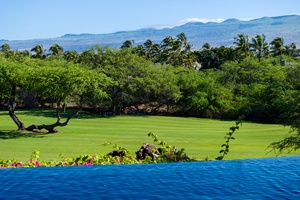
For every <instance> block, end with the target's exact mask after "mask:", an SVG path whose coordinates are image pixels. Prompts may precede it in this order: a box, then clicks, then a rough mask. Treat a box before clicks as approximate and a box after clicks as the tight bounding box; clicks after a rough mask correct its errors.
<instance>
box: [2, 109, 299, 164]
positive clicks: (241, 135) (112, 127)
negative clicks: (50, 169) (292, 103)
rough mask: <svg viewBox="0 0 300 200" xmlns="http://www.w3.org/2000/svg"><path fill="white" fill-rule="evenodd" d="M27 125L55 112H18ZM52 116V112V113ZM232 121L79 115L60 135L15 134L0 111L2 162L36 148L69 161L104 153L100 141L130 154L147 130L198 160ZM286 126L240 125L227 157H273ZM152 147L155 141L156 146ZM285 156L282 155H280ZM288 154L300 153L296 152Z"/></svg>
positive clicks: (46, 156)
mask: <svg viewBox="0 0 300 200" xmlns="http://www.w3.org/2000/svg"><path fill="white" fill-rule="evenodd" d="M16 113H17V114H18V117H19V118H20V119H21V120H23V122H24V123H25V125H27V126H29V125H31V124H32V123H35V124H43V123H44V124H51V123H54V122H55V118H53V114H54V110H51V111H49V110H33V111H17V112H16ZM52 113H53V114H52ZM234 124H235V121H220V120H211V119H200V118H184V117H164V116H116V117H101V116H96V115H87V114H80V115H79V116H78V117H77V118H75V119H73V120H71V121H70V124H69V125H68V126H65V127H58V130H59V131H60V133H58V134H32V133H16V132H14V131H13V130H14V129H16V126H15V125H14V123H13V121H12V120H11V119H10V117H9V116H8V114H7V112H4V111H1V112H0V143H1V148H0V158H1V159H12V158H15V159H17V160H21V161H27V160H28V159H29V157H30V155H31V153H32V152H33V151H34V150H39V151H40V158H41V159H42V160H50V159H52V158H53V159H59V154H61V153H63V154H64V155H66V156H69V157H75V156H79V155H84V154H98V155H101V154H106V153H108V152H110V151H111V150H112V147H111V146H107V147H102V146H101V144H102V143H103V142H111V143H114V144H117V145H118V146H121V147H125V148H127V149H128V150H129V152H130V153H131V154H134V152H135V151H137V150H138V149H139V148H140V146H141V145H142V144H143V143H145V142H148V143H153V139H152V138H150V137H148V136H147V134H148V132H150V131H151V132H154V133H155V134H156V135H158V137H159V139H161V140H164V141H166V142H167V143H169V144H170V145H175V146H177V148H185V149H186V153H187V154H188V155H189V156H192V157H194V158H196V159H199V160H200V159H204V158H205V157H207V156H209V158H210V159H214V158H216V157H217V156H218V155H219V150H221V144H223V143H224V141H225V139H224V136H225V133H226V132H229V127H230V126H233V125H234ZM289 130H290V129H289V128H288V127H283V126H280V125H273V124H257V123H249V122H243V124H242V126H241V127H240V130H238V131H236V132H235V133H234V136H235V138H236V139H235V140H232V141H231V142H230V152H229V154H228V155H227V156H226V157H225V159H246V158H263V157H274V156H275V154H274V153H273V152H271V153H268V150H267V149H266V148H267V146H268V145H269V144H270V143H271V142H273V141H278V140H280V139H283V138H284V137H285V136H286V135H288V134H289ZM154 144H155V143H154ZM284 155H287V154H283V155H282V156H284ZM289 155H300V152H295V153H293V154H289Z"/></svg>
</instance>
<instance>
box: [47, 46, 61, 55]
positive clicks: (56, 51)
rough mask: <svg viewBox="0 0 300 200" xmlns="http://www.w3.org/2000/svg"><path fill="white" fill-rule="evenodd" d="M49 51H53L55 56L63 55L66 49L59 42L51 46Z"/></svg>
mask: <svg viewBox="0 0 300 200" xmlns="http://www.w3.org/2000/svg"><path fill="white" fill-rule="evenodd" d="M49 51H52V55H53V56H57V57H61V56H62V55H63V51H64V49H63V48H62V47H61V46H59V45H58V44H53V45H52V46H51V47H50V48H49Z"/></svg>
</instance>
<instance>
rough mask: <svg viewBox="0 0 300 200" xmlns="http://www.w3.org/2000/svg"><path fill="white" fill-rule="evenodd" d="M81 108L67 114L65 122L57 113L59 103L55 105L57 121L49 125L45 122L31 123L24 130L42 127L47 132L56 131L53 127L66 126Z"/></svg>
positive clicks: (40, 128)
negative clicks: (40, 123)
mask: <svg viewBox="0 0 300 200" xmlns="http://www.w3.org/2000/svg"><path fill="white" fill-rule="evenodd" d="M80 110H81V108H79V109H77V110H76V111H75V112H73V113H72V114H71V115H69V116H68V118H67V119H66V121H65V122H61V118H60V115H59V104H58V105H57V107H56V118H57V121H56V122H55V123H54V124H50V125H46V124H42V125H35V124H32V125H31V126H29V127H27V128H26V130H27V131H34V130H42V129H46V130H47V131H48V133H57V132H58V131H57V130H56V129H55V128H56V127H58V126H60V127H63V126H66V125H68V124H69V121H70V120H71V119H72V118H74V117H75V116H76V115H78V113H79V111H80Z"/></svg>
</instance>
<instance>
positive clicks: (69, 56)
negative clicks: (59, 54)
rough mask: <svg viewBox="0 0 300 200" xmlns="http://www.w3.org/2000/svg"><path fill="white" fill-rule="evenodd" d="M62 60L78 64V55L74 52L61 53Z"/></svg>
mask: <svg viewBox="0 0 300 200" xmlns="http://www.w3.org/2000/svg"><path fill="white" fill-rule="evenodd" d="M63 58H64V59H65V60H67V61H69V62H73V63H78V62H79V58H80V55H79V53H77V51H76V50H72V51H66V52H64V53H63Z"/></svg>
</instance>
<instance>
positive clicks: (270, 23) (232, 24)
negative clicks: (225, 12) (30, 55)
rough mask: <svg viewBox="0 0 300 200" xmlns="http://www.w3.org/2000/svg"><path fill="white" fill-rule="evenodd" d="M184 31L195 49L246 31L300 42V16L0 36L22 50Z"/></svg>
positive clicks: (157, 37) (228, 41)
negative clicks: (16, 37) (27, 37)
mask: <svg viewBox="0 0 300 200" xmlns="http://www.w3.org/2000/svg"><path fill="white" fill-rule="evenodd" d="M181 32H184V33H185V35H186V37H187V39H188V41H189V42H190V43H191V44H192V45H193V49H196V50H197V49H199V48H201V47H202V45H203V44H204V43H206V42H208V43H209V44H210V45H211V46H213V47H219V46H222V45H224V46H227V47H229V46H232V45H233V41H234V37H236V36H237V34H241V33H244V34H245V35H248V36H249V40H251V38H252V37H254V36H255V35H257V34H265V35H266V40H267V42H271V41H272V40H273V39H274V38H275V37H282V38H284V43H285V45H289V44H291V43H292V42H294V43H295V44H296V45H297V46H299V45H300V16H299V15H286V16H277V17H263V18H259V19H253V20H249V21H241V20H238V19H227V20H225V21H223V22H222V23H216V22H208V23H202V22H192V23H186V24H184V25H181V26H176V27H173V28H164V29H154V28H148V29H139V30H135V31H121V32H115V33H110V34H88V33H85V34H66V35H64V36H61V37H58V38H49V39H34V40H12V41H8V40H0V45H2V44H4V43H7V44H9V45H10V47H11V49H18V50H20V51H22V50H25V49H28V50H30V49H31V48H33V47H34V46H36V45H43V47H44V48H45V49H49V47H50V46H51V45H53V44H58V45H60V46H62V47H63V48H64V51H69V50H76V51H78V52H81V51H83V50H85V49H89V48H90V47H92V46H93V45H95V44H99V45H100V46H110V47H120V46H121V45H122V43H123V42H125V41H126V40H134V42H135V45H139V44H143V43H144V42H145V41H146V40H147V39H151V40H152V42H153V43H160V42H161V41H162V40H163V39H164V38H165V37H166V36H173V37H175V36H176V35H177V34H179V33H181Z"/></svg>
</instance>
